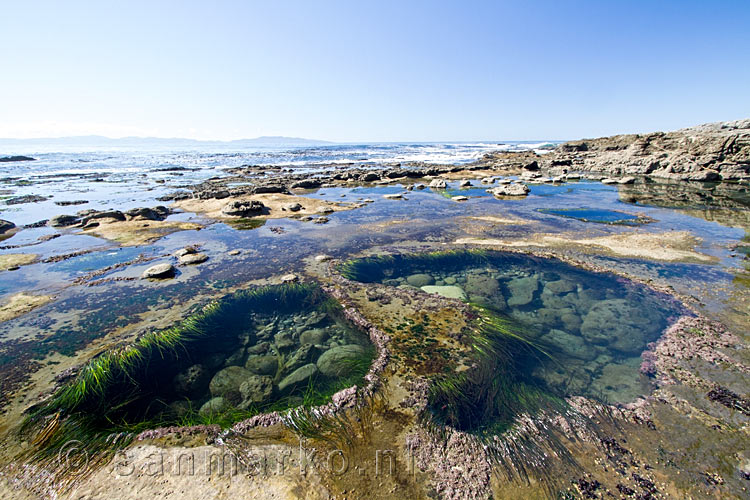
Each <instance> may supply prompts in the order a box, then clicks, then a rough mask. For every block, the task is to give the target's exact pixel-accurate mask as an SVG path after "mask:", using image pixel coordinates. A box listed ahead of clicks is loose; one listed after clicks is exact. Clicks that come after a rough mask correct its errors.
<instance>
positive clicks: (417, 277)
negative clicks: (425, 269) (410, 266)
mask: <svg viewBox="0 0 750 500" xmlns="http://www.w3.org/2000/svg"><path fill="white" fill-rule="evenodd" d="M406 282H407V283H409V284H410V285H411V286H415V287H417V288H421V287H423V286H427V285H432V284H434V283H435V278H433V277H432V276H430V275H429V274H426V273H417V274H412V275H410V276H407V277H406Z"/></svg>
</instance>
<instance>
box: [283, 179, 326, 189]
mask: <svg viewBox="0 0 750 500" xmlns="http://www.w3.org/2000/svg"><path fill="white" fill-rule="evenodd" d="M322 183H323V182H322V181H320V180H318V179H303V180H301V181H297V182H294V183H292V185H291V186H290V187H292V188H296V189H313V188H317V187H320V185H321V184H322Z"/></svg>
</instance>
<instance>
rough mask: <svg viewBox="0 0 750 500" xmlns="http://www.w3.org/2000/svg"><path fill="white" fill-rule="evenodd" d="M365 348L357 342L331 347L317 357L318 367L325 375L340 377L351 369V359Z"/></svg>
mask: <svg viewBox="0 0 750 500" xmlns="http://www.w3.org/2000/svg"><path fill="white" fill-rule="evenodd" d="M364 353H365V349H364V347H362V346H361V345H359V344H348V345H342V346H339V347H333V348H331V349H329V350H327V351H326V352H324V353H323V354H321V355H320V357H319V358H318V363H317V364H318V369H319V370H320V373H322V374H323V375H325V376H326V377H342V376H346V375H348V374H349V373H351V371H352V365H351V361H352V360H354V359H356V358H357V357H359V356H362V355H364Z"/></svg>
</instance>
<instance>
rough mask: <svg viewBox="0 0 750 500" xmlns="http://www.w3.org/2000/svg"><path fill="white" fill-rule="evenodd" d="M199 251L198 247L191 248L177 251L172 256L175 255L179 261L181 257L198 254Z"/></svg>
mask: <svg viewBox="0 0 750 500" xmlns="http://www.w3.org/2000/svg"><path fill="white" fill-rule="evenodd" d="M197 251H198V249H197V248H196V247H193V246H189V247H185V248H180V249H179V250H177V251H175V252H174V253H173V254H172V255H174V256H175V257H177V258H178V259H179V258H180V257H183V256H185V255H188V254H191V253H196V252H197Z"/></svg>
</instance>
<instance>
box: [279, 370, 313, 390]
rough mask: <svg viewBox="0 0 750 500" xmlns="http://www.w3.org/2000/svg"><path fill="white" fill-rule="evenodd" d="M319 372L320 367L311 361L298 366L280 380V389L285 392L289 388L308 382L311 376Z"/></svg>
mask: <svg viewBox="0 0 750 500" xmlns="http://www.w3.org/2000/svg"><path fill="white" fill-rule="evenodd" d="M317 373H318V367H317V366H316V365H315V363H310V364H308V365H305V366H303V367H300V368H297V369H296V370H294V371H293V372H292V373H290V374H289V375H287V376H286V377H284V378H283V379H282V380H281V382H279V391H280V392H285V391H287V390H291V389H293V388H294V387H295V386H297V385H299V384H302V383H307V381H308V380H309V379H310V377H313V376H315V375H316V374H317Z"/></svg>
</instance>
